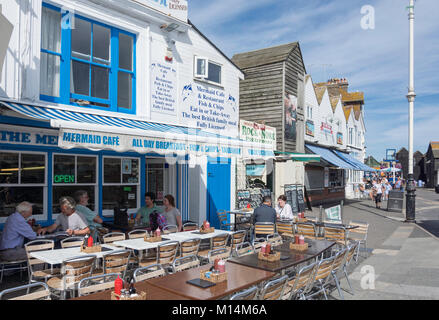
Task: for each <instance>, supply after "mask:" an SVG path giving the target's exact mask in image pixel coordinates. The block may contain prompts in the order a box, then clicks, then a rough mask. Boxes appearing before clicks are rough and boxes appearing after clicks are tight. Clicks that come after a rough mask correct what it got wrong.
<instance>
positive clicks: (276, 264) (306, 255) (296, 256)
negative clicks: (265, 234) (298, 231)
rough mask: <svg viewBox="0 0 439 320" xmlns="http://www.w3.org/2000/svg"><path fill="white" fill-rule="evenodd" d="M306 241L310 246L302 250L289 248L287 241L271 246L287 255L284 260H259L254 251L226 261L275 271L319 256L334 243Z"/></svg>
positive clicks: (282, 254)
mask: <svg viewBox="0 0 439 320" xmlns="http://www.w3.org/2000/svg"><path fill="white" fill-rule="evenodd" d="M306 242H307V243H308V244H311V247H309V248H308V250H306V251H303V252H301V251H296V250H291V249H290V247H289V243H288V242H285V243H283V244H282V245H281V246H276V247H273V250H274V251H280V252H281V256H288V259H285V260H279V261H273V262H269V261H264V260H259V259H258V253H254V254H249V255H246V256H243V257H239V258H231V259H229V260H228V261H229V262H231V263H236V264H239V265H243V266H247V267H251V268H256V269H260V270H266V271H271V272H276V273H277V272H280V271H282V270H284V269H287V268H291V267H293V266H295V265H298V264H300V263H303V262H305V261H307V260H310V259H313V258H315V257H317V256H319V255H320V254H322V252H324V251H325V250H327V249H329V248H331V247H332V246H333V245H335V242H333V241H326V240H311V239H306Z"/></svg>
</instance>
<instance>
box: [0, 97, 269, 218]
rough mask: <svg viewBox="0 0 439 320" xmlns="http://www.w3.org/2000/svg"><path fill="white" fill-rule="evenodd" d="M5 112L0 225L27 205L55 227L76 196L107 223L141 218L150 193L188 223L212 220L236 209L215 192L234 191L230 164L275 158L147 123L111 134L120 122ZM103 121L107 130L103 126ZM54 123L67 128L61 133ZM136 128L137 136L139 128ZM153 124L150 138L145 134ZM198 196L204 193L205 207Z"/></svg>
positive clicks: (25, 108) (16, 109) (18, 108)
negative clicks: (122, 212) (123, 215)
mask: <svg viewBox="0 0 439 320" xmlns="http://www.w3.org/2000/svg"><path fill="white" fill-rule="evenodd" d="M1 104H2V106H3V110H4V112H7V113H8V114H9V116H2V117H1V119H0V120H1V122H2V128H1V130H0V223H1V224H3V223H4V222H5V221H6V217H7V216H8V215H10V214H11V213H13V212H14V211H15V207H16V205H17V204H18V203H20V202H22V201H29V202H31V203H33V204H34V211H33V215H34V218H35V219H36V220H37V221H38V222H39V223H41V224H43V225H45V224H50V223H52V222H53V221H54V220H55V219H56V217H57V215H58V214H59V213H60V209H59V206H58V200H59V199H60V197H62V196H73V195H74V193H75V191H77V190H86V191H87V192H88V195H89V197H90V200H89V204H90V209H91V210H93V211H96V212H98V213H99V214H100V215H101V216H102V218H103V219H104V220H107V221H109V220H112V219H113V213H114V209H115V208H117V207H121V206H123V207H127V208H128V213H135V212H137V210H138V208H139V207H140V206H142V205H144V197H143V195H144V194H145V192H146V191H150V192H154V193H155V194H156V196H157V204H158V205H162V201H163V197H164V196H165V195H166V194H172V195H174V197H175V199H176V205H177V207H178V208H179V209H180V211H181V213H182V218H183V220H192V221H196V222H199V221H202V220H203V219H206V218H209V217H210V218H211V219H212V220H214V219H216V210H219V209H229V208H230V206H229V207H227V208H226V207H224V208H222V206H224V205H226V206H227V202H229V203H230V202H231V201H230V194H231V193H234V188H233V190H232V189H231V190H229V191H228V192H226V191H224V190H215V186H218V185H225V186H230V182H231V175H232V174H233V173H234V170H231V163H232V162H233V163H235V162H236V160H235V159H236V158H241V157H243V156H245V157H246V158H247V159H252V158H254V157H256V158H257V159H261V158H264V157H269V156H274V153H273V151H272V149H270V148H271V147H270V146H263V148H257V147H260V146H261V145H260V144H257V143H251V142H243V141H241V140H239V139H231V138H228V137H221V136H215V135H213V134H208V133H203V132H201V131H199V132H195V131H196V130H195V131H194V134H193V135H190V134H189V132H188V129H187V128H184V127H177V126H167V127H163V125H162V126H157V124H151V123H149V122H146V121H138V122H135V121H129V123H130V125H131V126H130V127H127V126H125V127H122V124H123V119H121V118H118V119H117V124H118V126H113V127H112V128H111V130H110V129H109V127H111V123H112V121H116V119H115V118H113V119H112V118H111V117H104V116H96V115H95V116H94V117H93V118H91V117H88V116H87V115H84V114H81V113H79V112H76V113H75V112H66V111H63V112H60V113H56V112H54V111H53V110H49V109H47V108H44V107H36V106H31V105H22V104H16V103H9V102H1ZM5 108H8V109H7V111H6V109H5ZM10 115H14V116H13V117H12V116H10ZM64 116H69V118H70V121H67V118H63V117H64ZM73 119H75V120H73ZM103 121H105V123H106V125H105V126H102V124H99V123H98V122H101V123H102V122H103ZM57 122H58V123H61V122H63V127H61V128H56V123H57ZM127 123H128V122H127ZM136 123H137V125H138V126H139V128H134V125H135V124H136ZM148 124H149V125H150V126H151V127H150V128H149V130H145V129H140V126H142V127H143V128H145V126H147V125H148ZM81 127H83V128H84V129H80V128H81ZM87 127H88V129H87ZM157 127H159V128H160V130H157ZM73 128H78V129H73ZM90 128H93V130H90ZM154 128H155V129H154ZM86 129H87V130H86ZM170 132H173V133H172V134H171V133H170ZM221 170H222V172H220V171H221ZM214 171H215V172H217V173H218V175H214V174H213V173H212V172H214ZM203 175H206V176H209V177H207V179H206V182H205V183H201V184H198V185H197V184H196V183H195V182H194V183H191V182H192V181H197V180H198V181H200V180H203ZM198 188H199V189H198ZM198 190H200V191H199V192H198ZM197 192H198V193H200V194H201V193H203V192H204V199H203V197H199V196H197V195H196V194H197ZM206 194H207V196H206ZM209 197H212V198H214V199H213V200H215V199H217V198H218V197H225V198H226V199H224V201H223V200H221V201H217V202H216V203H218V206H221V208H219V207H218V208H215V209H212V210H210V208H209V206H210V204H209V201H208V200H209ZM206 202H207V208H206V205H205V204H206ZM213 202H215V201H213ZM203 203H204V204H203ZM210 211H212V212H210ZM213 212H215V215H214V214H213Z"/></svg>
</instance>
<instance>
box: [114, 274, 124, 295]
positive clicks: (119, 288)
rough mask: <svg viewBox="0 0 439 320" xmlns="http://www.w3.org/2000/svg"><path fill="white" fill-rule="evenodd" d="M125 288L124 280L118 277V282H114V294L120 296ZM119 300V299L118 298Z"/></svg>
mask: <svg viewBox="0 0 439 320" xmlns="http://www.w3.org/2000/svg"><path fill="white" fill-rule="evenodd" d="M122 288H123V281H122V279H121V278H120V277H119V276H117V278H116V280H114V293H115V294H117V295H119V296H120V292H121V291H122ZM117 300H119V297H118V298H117Z"/></svg>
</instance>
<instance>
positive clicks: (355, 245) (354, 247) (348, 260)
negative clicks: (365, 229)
mask: <svg viewBox="0 0 439 320" xmlns="http://www.w3.org/2000/svg"><path fill="white" fill-rule="evenodd" d="M359 245H360V242H359V241H355V242H353V243H352V242H351V243H350V244H348V247H347V253H346V259H345V262H344V264H343V273H344V275H345V277H346V281H347V283H348V285H349V288H350V289H351V291H348V293H350V294H351V295H353V294H354V290H353V289H352V286H351V282H350V281H349V276H348V271H347V267H348V266H349V265H350V263H351V261H352V258H353V257H354V255H355V252H356V251H357V248H358V246H359Z"/></svg>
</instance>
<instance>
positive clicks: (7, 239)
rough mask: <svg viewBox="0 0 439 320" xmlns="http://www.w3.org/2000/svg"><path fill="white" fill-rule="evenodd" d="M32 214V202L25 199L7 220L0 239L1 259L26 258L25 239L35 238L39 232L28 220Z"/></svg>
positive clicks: (15, 259) (16, 259) (14, 259)
mask: <svg viewBox="0 0 439 320" xmlns="http://www.w3.org/2000/svg"><path fill="white" fill-rule="evenodd" d="M31 215H32V204H31V203H29V202H27V201H24V202H22V203H20V204H19V205H18V206H17V208H16V212H15V213H13V214H11V215H10V216H9V217H8V219H7V220H6V223H5V226H4V229H3V234H2V237H1V239H0V260H3V261H18V260H26V259H27V255H26V250H25V249H24V248H23V244H24V239H25V238H26V239H29V240H34V239H36V237H37V234H36V233H35V232H34V231H33V230H32V227H31V226H30V225H29V224H28V223H27V222H26V219H28V218H29V217H30V216H31Z"/></svg>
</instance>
